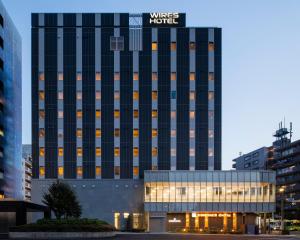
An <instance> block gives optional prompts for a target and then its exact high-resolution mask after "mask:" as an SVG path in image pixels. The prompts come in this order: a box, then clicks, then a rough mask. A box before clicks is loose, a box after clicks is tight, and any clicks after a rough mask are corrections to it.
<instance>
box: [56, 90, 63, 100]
mask: <svg viewBox="0 0 300 240" xmlns="http://www.w3.org/2000/svg"><path fill="white" fill-rule="evenodd" d="M57 98H58V99H59V100H63V99H64V93H63V92H62V91H59V92H58V93H57Z"/></svg>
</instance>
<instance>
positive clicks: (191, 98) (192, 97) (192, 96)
mask: <svg viewBox="0 0 300 240" xmlns="http://www.w3.org/2000/svg"><path fill="white" fill-rule="evenodd" d="M190 100H192V101H193V100H195V92H194V91H192V92H190Z"/></svg>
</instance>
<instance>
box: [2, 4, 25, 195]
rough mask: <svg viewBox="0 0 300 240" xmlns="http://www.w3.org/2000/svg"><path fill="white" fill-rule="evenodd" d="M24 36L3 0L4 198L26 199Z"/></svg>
mask: <svg viewBox="0 0 300 240" xmlns="http://www.w3.org/2000/svg"><path fill="white" fill-rule="evenodd" d="M21 75H22V73H21V37H20V35H19V33H18V31H17V29H16V28H15V26H14V24H13V22H12V20H11V18H10V16H9V15H8V13H7V11H6V10H5V8H4V6H3V4H2V2H1V1H0V198H5V199H6V198H13V199H23V194H22V155H21V151H22V125H21V124H22V100H21V97H22V91H21V90H22V85H21V84H22V83H21Z"/></svg>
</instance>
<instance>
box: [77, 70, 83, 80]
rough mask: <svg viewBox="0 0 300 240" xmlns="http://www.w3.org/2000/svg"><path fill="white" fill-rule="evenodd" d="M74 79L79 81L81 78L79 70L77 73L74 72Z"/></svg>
mask: <svg viewBox="0 0 300 240" xmlns="http://www.w3.org/2000/svg"><path fill="white" fill-rule="evenodd" d="M76 80H77V81H81V80H82V74H81V72H78V73H77V74H76Z"/></svg>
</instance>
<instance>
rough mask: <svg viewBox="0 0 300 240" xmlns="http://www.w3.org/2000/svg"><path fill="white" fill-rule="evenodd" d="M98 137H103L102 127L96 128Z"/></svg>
mask: <svg viewBox="0 0 300 240" xmlns="http://www.w3.org/2000/svg"><path fill="white" fill-rule="evenodd" d="M96 137H97V138H99V137H101V129H100V128H97V129H96Z"/></svg>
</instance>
